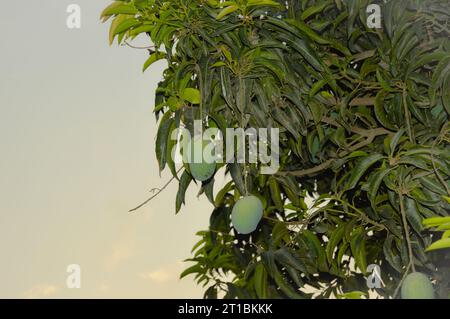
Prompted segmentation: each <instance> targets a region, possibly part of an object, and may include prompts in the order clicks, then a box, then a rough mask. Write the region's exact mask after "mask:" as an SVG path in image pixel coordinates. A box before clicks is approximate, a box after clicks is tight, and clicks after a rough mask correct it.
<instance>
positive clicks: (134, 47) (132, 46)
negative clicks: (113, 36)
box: [123, 41, 156, 50]
mask: <svg viewBox="0 0 450 319" xmlns="http://www.w3.org/2000/svg"><path fill="white" fill-rule="evenodd" d="M123 43H124V44H125V45H126V46H129V47H130V48H133V49H138V50H155V49H156V47H155V46H154V45H151V46H147V47H138V46H135V45H132V44H130V43H129V42H128V41H124V42H123Z"/></svg>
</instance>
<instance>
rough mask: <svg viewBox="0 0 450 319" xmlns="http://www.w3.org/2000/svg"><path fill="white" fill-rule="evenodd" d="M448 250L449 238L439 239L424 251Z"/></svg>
mask: <svg viewBox="0 0 450 319" xmlns="http://www.w3.org/2000/svg"><path fill="white" fill-rule="evenodd" d="M444 248H450V238H444V239H439V240H438V241H435V242H434V243H432V244H431V245H430V247H428V248H427V249H426V250H425V251H432V250H437V249H444Z"/></svg>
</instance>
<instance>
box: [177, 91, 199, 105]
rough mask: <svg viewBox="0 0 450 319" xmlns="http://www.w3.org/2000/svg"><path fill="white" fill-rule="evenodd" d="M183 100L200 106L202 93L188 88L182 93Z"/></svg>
mask: <svg viewBox="0 0 450 319" xmlns="http://www.w3.org/2000/svg"><path fill="white" fill-rule="evenodd" d="M180 97H181V98H182V99H183V100H185V101H188V102H189V103H192V104H200V100H201V94H200V91H199V90H197V89H194V88H186V89H184V90H183V91H182V92H181V96H180Z"/></svg>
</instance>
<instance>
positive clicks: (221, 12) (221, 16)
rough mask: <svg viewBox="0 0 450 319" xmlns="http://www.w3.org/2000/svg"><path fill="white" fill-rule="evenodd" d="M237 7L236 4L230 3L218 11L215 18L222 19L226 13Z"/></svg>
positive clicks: (233, 10)
mask: <svg viewBox="0 0 450 319" xmlns="http://www.w3.org/2000/svg"><path fill="white" fill-rule="evenodd" d="M237 9H239V7H238V6H237V5H231V6H229V7H226V8H224V9H223V10H222V11H220V13H219V14H218V15H217V17H216V19H217V20H222V19H223V18H225V17H226V16H227V15H229V14H231V13H233V12H235V11H236V10H237Z"/></svg>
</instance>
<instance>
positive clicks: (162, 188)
mask: <svg viewBox="0 0 450 319" xmlns="http://www.w3.org/2000/svg"><path fill="white" fill-rule="evenodd" d="M182 169H183V167H181V168H180V169H179V170H178V171H177V174H178V173H179V172H180V171H181V170H182ZM175 178H176V177H175V176H172V178H171V179H170V180H169V181H168V182H167V183H166V184H164V186H163V187H161V188H153V189H152V190H151V192H155V191H156V193H155V194H154V195H152V196H151V197H150V198H148V199H147V200H146V201H144V202H143V203H142V204H140V205H139V206H137V207H135V208H133V209H130V210H129V211H128V212H129V213H133V212H135V211H137V210H139V209H140V208H142V207H144V206H145V205H147V204H148V203H149V202H150V201H151V200H152V199H154V198H155V197H156V196H158V195H159V194H161V193H162V192H163V191H164V190H165V189H166V188H167V186H169V185H170V183H172V182H173V180H174V179H175Z"/></svg>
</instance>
